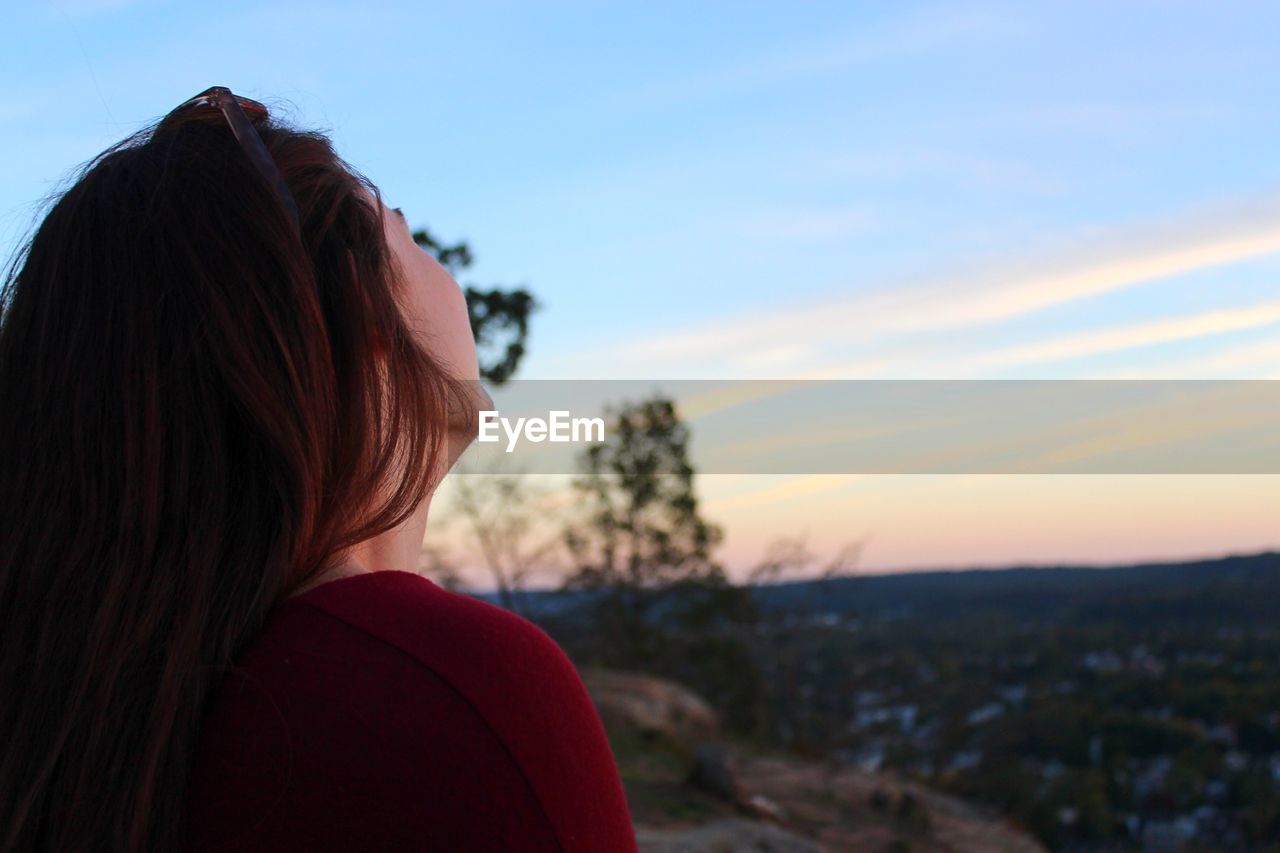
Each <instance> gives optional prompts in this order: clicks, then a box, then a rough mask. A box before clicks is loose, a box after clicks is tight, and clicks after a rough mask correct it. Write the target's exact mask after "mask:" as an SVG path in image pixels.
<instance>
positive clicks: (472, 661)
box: [297, 571, 634, 850]
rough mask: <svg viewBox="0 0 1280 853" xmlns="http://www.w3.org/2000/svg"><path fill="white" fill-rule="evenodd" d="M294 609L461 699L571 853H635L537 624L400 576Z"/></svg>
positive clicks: (615, 796)
mask: <svg viewBox="0 0 1280 853" xmlns="http://www.w3.org/2000/svg"><path fill="white" fill-rule="evenodd" d="M297 601H298V603H299V604H301V605H303V606H305V607H308V608H313V609H315V610H319V611H322V612H323V613H324V614H326V615H327V616H328V617H330V618H333V619H336V620H339V621H341V622H343V623H346V624H347V625H349V626H351V627H352V628H354V629H356V630H358V631H360V632H362V633H364V634H367V635H369V636H371V637H376V638H377V639H378V640H379V641H381V642H382V643H385V644H388V645H390V646H392V647H394V648H395V649H396V650H398V651H399V652H401V653H403V654H405V655H408V656H410V657H411V658H413V660H415V661H416V662H418V664H420V665H421V666H422V667H423V668H424V669H425V670H426V671H428V672H429V673H430V674H431V675H432V677H434V678H439V679H441V680H443V681H444V682H446V683H447V684H448V685H449V686H450V688H451V689H452V690H454V691H456V692H457V693H458V695H459V696H460V697H462V699H464V700H465V701H466V702H467V704H468V705H470V706H471V707H472V708H473V709H474V710H475V711H476V713H477V714H478V715H479V716H480V717H481V718H483V720H484V721H485V723H486V724H487V725H488V727H489V728H490V729H492V731H493V732H494V734H495V735H496V736H497V738H498V739H499V740H500V741H501V742H502V744H503V745H504V746H505V748H506V749H507V750H508V751H509V752H510V754H511V756H512V758H513V759H514V760H515V762H516V764H517V765H519V767H520V768H521V770H522V771H523V773H524V775H525V777H526V779H527V780H528V782H529V784H530V785H531V786H532V788H533V790H534V794H535V796H536V798H537V800H538V802H539V803H540V804H541V806H542V808H543V810H544V811H545V812H546V814H547V816H548V818H549V819H550V821H551V823H552V825H553V826H555V827H556V828H557V834H559V835H560V837H561V842H562V843H564V844H565V845H566V847H567V849H579V846H580V845H582V844H583V843H584V842H590V846H591V848H592V849H601V850H614V849H633V848H631V847H630V846H629V843H634V842H631V841H630V839H631V837H632V836H631V827H630V819H629V816H628V814H627V808H626V803H625V799H624V795H623V792H622V787H621V781H620V780H619V778H618V772H617V768H616V765H615V764H614V759H613V754H612V752H611V751H610V749H609V746H608V741H607V739H606V736H605V732H604V728H603V725H602V724H601V722H600V718H599V716H598V715H597V713H596V710H595V706H594V704H593V703H592V701H591V698H590V696H589V695H588V693H587V690H586V688H585V687H584V685H583V683H582V680H581V678H580V677H579V676H578V673H577V670H576V669H575V667H574V666H573V664H572V662H571V661H570V660H569V657H568V656H567V655H566V654H565V653H564V651H563V650H562V649H561V648H560V647H559V646H558V645H557V644H556V643H555V641H554V640H553V639H552V638H551V637H550V636H549V635H547V633H546V632H544V631H543V630H542V629H541V628H539V627H538V626H537V625H535V624H534V623H533V622H531V621H529V620H528V619H525V618H523V617H521V616H518V615H516V614H515V613H512V612H510V611H508V610H504V609H503V608H500V607H498V606H496V605H493V604H489V603H487V602H485V601H482V600H479V599H476V598H473V597H471V596H467V595H463V594H461V593H456V592H452V591H450V590H447V589H445V588H443V587H441V586H439V585H438V584H436V583H434V582H433V581H430V580H428V579H426V578H424V577H422V576H420V575H416V574H413V573H410V572H399V571H381V572H370V573H367V574H362V575H355V576H351V577H346V578H342V579H339V580H335V581H330V582H329V583H326V584H322V585H320V586H317V587H314V588H313V589H311V590H309V591H307V592H305V593H303V594H301V595H299V596H298V597H297ZM620 839H622V840H621V841H620Z"/></svg>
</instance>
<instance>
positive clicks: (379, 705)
mask: <svg viewBox="0 0 1280 853" xmlns="http://www.w3.org/2000/svg"><path fill="white" fill-rule="evenodd" d="M2 306H3V320H2V325H0V446H2V447H3V452H0V495H2V497H0V697H2V698H0V702H3V704H2V705H0V720H2V726H0V849H2V850H5V851H9V850H59V851H61V850H88V849H93V850H98V849H122V850H147V851H150V850H164V849H181V850H294V849H296V850H368V851H374V850H591V851H596V850H632V849H634V847H635V842H634V840H633V836H632V833H631V827H630V822H629V819H628V814H627V808H626V803H625V800H624V799H623V794H622V788H621V784H620V782H619V779H618V774H617V770H616V768H615V766H614V764H613V759H612V755H611V754H610V752H609V747H608V744H607V742H606V741H605V739H604V733H603V729H602V727H601V725H600V721H599V718H598V717H597V716H596V714H595V712H594V710H593V708H592V706H591V703H590V700H589V699H588V697H587V695H586V693H585V691H584V689H583V687H582V683H581V681H580V680H579V679H578V677H577V675H576V673H575V672H574V670H573V668H572V666H571V665H570V664H569V662H568V660H567V658H566V657H565V656H564V654H563V653H562V652H561V651H560V649H559V648H558V647H556V645H555V644H554V643H553V642H552V641H551V640H550V639H549V638H548V637H547V636H546V635H545V634H543V633H542V632H541V631H540V630H539V629H537V628H536V627H534V626H533V625H532V624H530V623H528V622H525V621H523V620H521V619H519V618H517V617H515V616H513V615H511V614H509V613H507V612H505V611H502V610H499V609H498V608H495V607H492V606H489V605H486V604H483V603H480V602H477V601H474V600H472V599H469V598H465V597H463V596H459V595H454V594H451V593H449V592H446V591H444V590H442V589H441V588H439V587H437V586H436V585H434V584H433V583H431V582H430V581H428V580H426V579H424V578H422V577H420V576H418V575H416V574H413V573H411V572H410V571H407V570H408V569H412V568H413V567H414V566H415V563H416V558H417V555H418V550H419V547H420V545H421V542H422V538H423V531H424V529H425V526H426V519H427V509H428V506H429V504H430V499H431V494H432V492H433V490H434V489H435V487H436V485H437V484H438V483H439V481H440V479H441V477H442V476H443V474H444V473H445V472H446V471H447V470H448V468H449V467H450V466H451V465H452V463H453V462H454V461H455V460H456V458H457V456H458V454H459V453H460V452H461V450H462V449H463V448H464V447H465V446H466V444H467V443H468V442H469V441H470V439H471V438H472V437H473V435H474V433H473V426H472V424H473V420H474V418H473V415H474V411H475V409H476V408H477V406H478V404H480V403H482V402H484V400H485V399H486V398H485V396H484V394H483V392H480V391H478V387H479V386H478V384H477V382H476V380H477V379H478V375H477V367H476V354H475V346H474V341H473V340H472V337H471V334H470V328H469V325H468V319H467V312H466V305H465V301H464V299H463V296H462V294H461V292H460V291H459V289H458V287H457V285H456V284H455V283H454V282H453V281H452V280H451V279H450V277H449V275H448V274H447V273H446V272H445V271H444V270H443V269H442V268H441V267H440V266H439V265H438V264H437V263H435V261H434V260H433V259H432V258H431V257H430V256H428V255H427V254H425V253H423V252H422V251H421V250H419V249H418V248H417V246H416V245H415V244H414V242H413V239H412V238H411V236H410V234H409V231H408V227H407V225H406V224H405V221H404V218H403V217H402V216H401V215H399V214H398V212H393V211H390V210H388V209H387V208H386V207H384V206H383V204H382V201H381V199H380V196H379V194H378V192H377V190H376V189H375V188H374V187H372V186H371V185H369V184H368V182H367V181H366V180H364V179H363V178H361V177H360V176H359V175H357V174H356V173H355V172H354V171H352V170H351V168H350V167H349V166H347V165H346V164H345V163H344V162H343V161H342V160H340V159H339V158H338V157H337V155H336V154H335V153H334V151H333V149H332V147H331V146H330V144H329V142H328V140H327V139H325V138H324V137H323V136H321V135H319V134H317V133H308V132H302V131H299V130H295V129H291V128H289V127H286V126H284V125H282V124H280V123H279V122H277V121H274V120H272V119H271V118H270V117H269V116H268V114H267V111H266V109H265V108H264V107H262V105H261V104H258V103H256V102H253V101H249V100H247V99H242V98H236V97H235V96H233V95H231V93H230V92H228V91H227V90H225V89H221V88H214V89H211V90H209V91H207V92H204V93H202V94H201V95H199V96H197V97H195V98H193V99H191V100H190V101H188V102H186V103H185V104H183V105H182V106H180V107H179V108H178V109H176V110H174V111H173V112H172V113H170V114H169V115H168V116H166V117H165V118H164V119H163V120H162V121H160V122H159V123H158V124H157V125H156V126H154V127H153V128H150V129H148V130H146V131H144V132H142V133H139V134H137V135H135V136H133V137H131V138H129V139H127V140H125V141H124V142H122V143H120V144H119V145H117V146H115V147H113V148H112V149H110V150H108V151H107V152H105V153H104V154H103V155H101V156H100V157H98V158H97V159H96V160H94V161H92V162H91V163H90V164H89V165H88V166H87V167H85V169H84V170H83V171H82V173H81V174H80V175H79V177H78V180H76V182H75V183H74V184H73V185H72V186H71V187H70V189H68V190H67V191H66V192H65V193H64V194H63V195H62V196H61V197H60V198H59V199H58V201H57V202H56V203H55V204H54V205H53V206H52V208H51V209H50V210H49V212H48V214H47V215H46V216H45V218H44V220H43V222H42V223H41V224H40V226H39V228H38V229H37V231H36V233H35V234H34V236H33V237H32V239H31V241H30V242H29V244H28V245H27V246H26V248H25V249H24V251H23V252H22V253H21V254H20V255H19V257H18V258H17V259H15V262H14V263H13V265H12V267H11V270H10V273H9V275H8V276H7V277H6V279H5V287H4V291H3V302H2Z"/></svg>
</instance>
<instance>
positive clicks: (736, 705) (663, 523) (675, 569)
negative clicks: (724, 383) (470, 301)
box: [565, 396, 760, 729]
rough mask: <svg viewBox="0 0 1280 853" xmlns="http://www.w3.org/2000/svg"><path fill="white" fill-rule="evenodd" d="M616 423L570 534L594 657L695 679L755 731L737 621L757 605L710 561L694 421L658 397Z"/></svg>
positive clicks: (734, 720)
mask: <svg viewBox="0 0 1280 853" xmlns="http://www.w3.org/2000/svg"><path fill="white" fill-rule="evenodd" d="M610 419H611V421H612V425H611V428H610V429H608V430H606V436H607V439H606V441H604V442H603V443H600V444H595V445H592V446H591V447H589V448H588V449H586V450H585V451H584V452H583V455H582V458H581V466H582V474H581V476H580V477H579V478H578V479H577V480H576V481H575V483H574V488H575V491H576V493H577V497H578V503H579V507H580V511H581V512H582V515H583V517H582V518H581V519H578V520H575V522H573V523H571V524H570V526H569V527H568V529H567V530H566V533H565V540H566V544H567V546H568V550H569V552H570V554H571V559H572V565H573V566H574V571H573V573H572V575H571V576H570V577H569V578H568V579H567V581H566V584H565V586H566V588H568V589H578V590H590V591H591V592H592V595H593V597H592V604H591V613H592V617H593V618H592V619H591V620H590V621H591V622H592V625H591V636H590V646H589V652H588V654H589V655H590V657H591V658H592V659H593V662H595V663H599V664H603V665H606V666H614V667H621V668H627V669H640V670H646V671H649V672H654V673H657V674H660V675H664V676H667V677H670V678H675V679H677V680H679V681H682V682H684V683H686V684H689V685H690V686H691V687H693V688H694V689H696V690H698V691H699V692H701V693H702V694H703V695H705V696H706V697H707V698H708V699H710V700H711V701H712V702H713V703H714V704H715V705H716V706H717V707H719V708H720V709H721V711H722V713H723V714H724V715H725V717H726V721H727V722H729V723H730V725H731V726H733V727H735V728H740V729H741V728H750V727H751V726H752V721H751V720H750V719H747V717H749V716H750V715H751V714H752V713H753V712H754V709H755V708H757V707H758V704H759V703H758V701H757V694H758V692H759V690H760V684H759V680H758V678H757V670H756V667H755V665H754V663H753V661H752V659H751V657H750V653H749V649H748V645H747V643H746V642H745V637H744V631H743V630H742V627H743V626H744V625H749V624H750V623H751V622H752V621H753V620H754V618H755V614H756V610H755V605H754V601H753V600H752V598H751V596H750V593H749V591H748V590H746V589H745V588H743V587H739V586H736V585H734V584H733V583H731V582H730V581H729V579H728V578H727V577H726V576H725V573H724V570H723V569H722V568H721V567H720V565H719V564H718V563H716V561H715V560H714V559H713V557H712V551H713V550H714V548H715V546H716V545H717V544H719V542H720V541H721V537H722V534H721V531H720V528H719V527H717V526H716V525H715V524H713V523H711V522H710V521H708V520H707V519H705V518H704V517H703V516H702V513H701V511H700V509H699V506H698V499H697V496H696V494H695V492H694V478H695V473H696V472H695V470H694V468H693V465H692V463H691V462H690V460H689V428H688V426H687V425H686V424H685V423H684V422H683V421H682V420H681V419H680V416H679V414H678V413H677V411H676V407H675V404H674V403H673V402H672V401H671V400H670V399H667V398H665V397H661V396H655V397H652V398H650V399H647V400H642V401H640V402H637V403H631V404H627V405H623V406H622V407H621V408H620V409H618V410H616V411H615V412H611V413H610Z"/></svg>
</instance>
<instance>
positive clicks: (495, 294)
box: [413, 228, 538, 385]
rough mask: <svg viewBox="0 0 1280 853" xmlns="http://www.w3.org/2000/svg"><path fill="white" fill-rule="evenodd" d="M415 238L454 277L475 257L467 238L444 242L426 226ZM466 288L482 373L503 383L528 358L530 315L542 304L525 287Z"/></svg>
mask: <svg viewBox="0 0 1280 853" xmlns="http://www.w3.org/2000/svg"><path fill="white" fill-rule="evenodd" d="M413 240H414V242H415V243H417V244H418V245H419V246H421V247H422V248H423V249H424V250H425V251H427V252H430V253H431V254H432V255H433V256H434V257H435V259H436V260H437V261H439V262H440V265H441V266H443V267H444V268H445V269H447V270H448V271H449V273H450V274H451V275H453V276H454V278H457V277H459V275H460V274H461V273H462V272H463V271H464V270H466V269H468V268H470V266H471V264H472V263H473V261H474V260H475V258H474V257H473V256H472V254H471V247H470V246H469V245H467V243H466V242H465V241H463V242H459V243H454V244H453V245H449V244H446V243H442V242H441V241H440V240H438V239H437V238H436V237H435V236H433V235H432V234H431V232H430V231H428V230H427V229H425V228H420V229H418V230H417V231H415V232H413ZM463 292H464V293H465V294H466V297H467V314H468V315H469V316H470V319H471V333H472V334H473V335H475V339H476V349H477V351H478V354H479V356H480V376H481V377H482V378H484V379H486V380H488V381H489V382H492V383H494V384H495V385H501V384H502V383H504V382H506V381H507V380H509V379H510V378H511V377H512V376H513V375H514V374H515V372H516V369H517V368H518V367H519V366H520V362H521V360H522V359H523V358H524V354H525V341H526V339H527V338H528V336H529V316H530V315H531V314H532V313H533V312H534V311H535V310H536V309H537V308H538V303H537V301H536V300H535V299H534V298H533V294H531V293H530V292H529V291H528V290H525V289H524V288H523V287H517V288H511V289H503V288H499V287H493V288H489V289H487V290H485V289H480V288H477V287H474V286H472V285H470V284H468V285H465V286H464V287H463Z"/></svg>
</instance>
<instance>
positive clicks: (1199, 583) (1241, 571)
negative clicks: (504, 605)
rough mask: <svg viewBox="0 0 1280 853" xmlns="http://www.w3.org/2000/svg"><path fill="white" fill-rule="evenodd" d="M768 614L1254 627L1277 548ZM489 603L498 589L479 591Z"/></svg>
mask: <svg viewBox="0 0 1280 853" xmlns="http://www.w3.org/2000/svg"><path fill="white" fill-rule="evenodd" d="M754 594H755V596H756V598H757V600H758V601H759V603H760V605H761V606H762V607H763V608H764V609H766V610H769V611H774V612H777V611H793V612H797V613H809V614H833V615H838V616H840V617H861V618H873V619H888V618H898V617H901V618H926V619H930V620H948V619H956V618H970V617H975V616H982V615H1000V616H1004V617H1011V618H1015V619H1017V620H1022V621H1027V622H1040V621H1046V622H1052V621H1057V620H1060V619H1068V618H1069V619H1073V620H1086V621H1093V622H1107V621H1111V620H1115V619H1126V620H1132V619H1135V618H1136V619H1144V620H1146V619H1153V620H1161V621H1164V620H1168V621H1180V622H1196V621H1205V622H1213V623H1215V624H1222V623H1223V622H1224V620H1226V621H1227V622H1228V623H1231V622H1235V623H1246V624H1256V623H1259V622H1264V621H1265V622H1270V621H1272V620H1273V619H1274V612H1275V602H1276V601H1280V553H1278V552H1274V551H1268V552H1265V553H1261V554H1253V555H1247V556H1231V557H1222V558H1219V559H1212V560H1193V561H1186V562H1165V563H1144V564H1138V565H1125V566H1108V567H1096V566H1050V567H1013V568H989V569H958V570H950V571H925V572H904V573H900V574H889V575H860V576H849V577H839V578H833V579H830V580H808V581H803V580H802V581H793V582H787V583H779V584H772V585H767V586H759V587H757V588H756V589H755V590H754ZM482 597H484V598H486V599H489V600H496V596H489V595H486V596H482ZM590 598H591V596H590V594H589V593H582V592H576V593H564V592H556V591H534V592H529V593H526V594H525V596H524V599H525V604H526V605H527V608H526V609H527V610H528V611H529V612H531V613H534V614H537V615H539V616H562V615H566V614H568V613H571V612H572V611H573V610H574V609H576V608H577V607H579V606H581V605H582V604H584V603H586V602H588V601H589V600H590Z"/></svg>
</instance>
